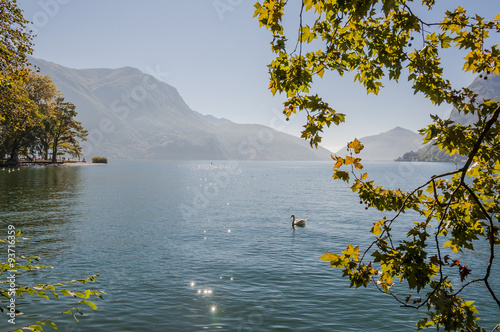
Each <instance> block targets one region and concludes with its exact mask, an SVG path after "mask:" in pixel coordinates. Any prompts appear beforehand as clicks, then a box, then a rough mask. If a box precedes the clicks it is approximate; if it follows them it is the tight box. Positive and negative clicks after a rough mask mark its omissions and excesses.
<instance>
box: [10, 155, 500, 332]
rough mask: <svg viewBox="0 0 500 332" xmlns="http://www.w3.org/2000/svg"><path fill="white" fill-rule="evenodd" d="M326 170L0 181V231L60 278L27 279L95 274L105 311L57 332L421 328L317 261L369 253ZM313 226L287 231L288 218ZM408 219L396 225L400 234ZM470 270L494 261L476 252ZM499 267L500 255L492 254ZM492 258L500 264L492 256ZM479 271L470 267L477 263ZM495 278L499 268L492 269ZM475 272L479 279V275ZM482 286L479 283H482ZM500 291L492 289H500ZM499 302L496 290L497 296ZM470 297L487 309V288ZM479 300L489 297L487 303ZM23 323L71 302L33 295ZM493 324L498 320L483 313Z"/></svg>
mask: <svg viewBox="0 0 500 332" xmlns="http://www.w3.org/2000/svg"><path fill="white" fill-rule="evenodd" d="M332 166H333V164H332V163H331V162H324V163H323V162H221V161H213V162H209V161H202V162H200V161H196V162H194V161H193V162H167V161H159V162H155V163H144V162H139V161H127V162H122V161H116V162H111V163H110V164H108V165H89V166H64V167H56V168H52V167H46V168H23V169H20V170H16V171H14V172H10V173H9V172H7V171H1V170H0V186H1V188H0V189H1V191H0V211H1V219H2V220H3V222H4V223H5V225H4V226H2V229H3V230H4V233H5V234H6V233H7V226H6V225H7V224H12V225H15V226H16V228H18V229H22V231H23V234H24V236H26V237H29V238H31V240H29V241H22V242H21V243H19V245H18V250H19V251H21V252H22V253H24V254H37V255H40V256H41V257H42V262H41V263H43V264H48V265H52V266H55V267H56V268H55V269H53V270H45V271H40V272H37V273H36V274H34V275H30V276H25V277H22V278H21V279H20V281H25V282H33V281H34V282H55V281H69V280H72V279H75V278H81V277H85V276H89V275H92V274H100V277H99V279H98V280H99V282H98V283H97V284H87V285H85V288H82V289H86V288H93V289H99V290H104V291H106V292H107V293H108V295H105V297H104V300H96V301H95V303H96V304H97V306H98V307H99V310H97V311H92V310H90V308H86V307H85V306H82V307H81V309H82V311H83V312H84V313H85V314H88V316H81V317H79V320H80V323H78V324H76V323H74V320H73V318H72V317H71V316H69V315H61V316H58V317H56V318H54V321H55V322H56V323H57V324H58V325H59V329H60V330H62V331H205V330H212V329H213V330H219V331H414V330H416V328H415V322H416V321H417V320H418V318H419V316H420V315H421V314H420V313H417V312H414V311H412V310H411V309H405V308H400V307H399V305H398V304H397V303H396V302H394V301H393V300H392V299H391V298H389V297H387V296H384V295H383V294H381V293H380V292H378V291H375V290H373V289H358V290H355V289H350V288H349V287H348V286H349V281H348V280H347V279H344V278H341V271H338V270H333V269H330V268H329V266H328V264H327V263H324V262H322V261H321V260H319V259H318V257H319V256H321V255H322V254H323V253H324V252H325V250H329V251H340V250H343V249H345V247H346V246H347V244H348V243H349V242H351V243H353V244H360V245H361V246H362V247H363V246H366V245H367V244H368V243H369V242H370V241H371V239H372V238H371V237H370V236H369V230H370V228H371V227H372V222H373V221H376V220H377V219H378V218H380V217H381V215H380V214H378V212H376V211H371V210H368V211H365V210H364V207H363V206H362V205H360V204H359V202H358V199H357V198H356V196H355V195H354V194H353V193H352V192H351V190H350V189H349V188H347V187H346V186H345V185H344V184H342V183H340V182H338V181H333V180H332V179H331V175H332ZM454 168H455V165H453V164H418V163H415V164H413V163H369V164H368V170H369V171H370V172H371V173H372V174H373V176H374V177H375V178H376V179H377V180H378V181H379V182H380V183H383V184H385V185H388V186H390V187H393V188H397V187H400V188H402V189H410V188H412V187H413V186H415V185H416V184H422V183H423V181H424V179H425V177H428V176H430V175H433V174H437V173H441V172H444V171H448V170H451V169H454ZM291 214H295V215H296V216H297V217H299V218H307V219H308V222H307V227H305V228H297V229H295V230H293V229H292V228H291V226H290V223H291V219H290V215H291ZM412 218H413V217H412V216H408V217H405V218H403V219H402V220H401V223H402V225H401V226H396V228H398V227H400V228H401V230H404V229H405V228H404V226H405V224H406V225H407V224H408V223H411V222H412V221H414V220H413V219H412ZM475 255H476V256H475V257H472V259H471V264H476V263H481V262H484V260H485V259H486V257H484V256H482V255H481V254H480V253H475ZM497 257H498V255H497ZM497 261H498V259H497ZM471 266H472V265H471ZM494 272H496V273H497V275H498V272H499V270H498V267H497V268H496V270H495V271H494ZM473 273H474V269H473ZM474 277H478V276H474ZM494 287H496V289H497V290H499V288H500V284H499V283H498V282H496V283H494ZM499 291H500V290H499ZM472 292H473V293H475V294H474V295H475V296H477V295H479V297H480V298H485V299H487V298H488V297H487V296H486V295H487V293H486V291H485V289H483V288H482V287H476V288H475V289H473V290H472ZM481 294H485V296H481ZM33 301H36V302H37V303H38V304H40V305H28V304H24V305H21V306H20V308H21V310H22V311H23V312H25V315H23V316H20V317H18V319H17V324H16V326H11V325H10V324H8V323H7V318H4V319H0V330H1V331H4V330H7V329H12V328H14V327H20V326H22V325H24V324H28V323H31V322H34V321H36V320H39V319H41V318H45V317H47V316H49V315H51V314H53V313H56V312H60V311H65V310H66V309H67V308H68V306H69V305H71V303H73V302H72V301H70V300H68V299H63V298H62V300H61V301H59V302H58V301H50V302H48V301H45V300H40V299H38V298H28V299H27V300H26V301H25V303H28V302H33ZM479 309H480V311H481V312H482V313H483V314H482V320H483V321H484V322H485V324H486V325H485V327H488V328H489V327H491V329H493V326H494V323H498V317H499V311H498V308H497V307H495V305H494V304H493V303H492V302H491V301H488V300H484V302H480V303H479ZM47 330H50V328H47Z"/></svg>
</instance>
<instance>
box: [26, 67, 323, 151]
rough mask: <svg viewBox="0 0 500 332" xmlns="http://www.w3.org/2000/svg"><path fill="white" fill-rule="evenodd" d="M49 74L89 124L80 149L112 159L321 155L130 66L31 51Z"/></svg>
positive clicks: (281, 133) (81, 119)
mask: <svg viewBox="0 0 500 332" xmlns="http://www.w3.org/2000/svg"><path fill="white" fill-rule="evenodd" d="M30 62H31V63H32V64H33V65H34V66H36V67H38V68H40V74H42V75H49V76H50V77H52V80H53V82H54V83H55V84H56V86H57V88H58V89H59V90H60V91H61V92H62V94H63V96H64V97H65V100H66V101H69V102H71V103H73V104H75V105H76V110H77V112H78V115H77V120H78V121H81V122H82V124H83V125H84V127H85V128H86V129H87V130H88V131H89V136H88V141H87V142H84V143H83V144H82V145H83V147H84V153H85V155H86V156H87V157H90V156H95V155H102V156H106V157H108V158H119V159H137V158H143V159H180V160H185V159H192V160H197V159H200V160H201V159H221V160H249V159H250V160H253V159H255V160H328V159H329V157H330V154H331V152H330V151H328V150H326V149H324V148H319V149H317V150H316V149H312V148H310V146H309V144H308V143H307V142H306V141H304V140H302V139H300V138H298V137H294V136H292V135H288V134H285V133H283V132H280V131H277V130H275V129H272V128H270V127H266V126H263V125H254V124H236V123H233V122H231V121H230V120H228V119H219V118H216V117H214V116H211V115H202V114H200V113H198V112H195V111H193V110H191V109H190V108H189V106H188V105H187V104H186V103H185V101H184V100H183V99H182V97H181V96H180V94H179V93H178V91H177V90H176V89H175V88H174V87H172V86H170V85H168V84H166V83H164V82H162V81H160V80H158V79H156V78H155V77H153V76H151V75H147V74H145V73H143V72H141V71H140V70H139V69H136V68H132V67H123V68H118V69H72V68H67V67H64V66H60V65H57V64H55V63H51V62H48V61H44V60H40V59H35V58H30Z"/></svg>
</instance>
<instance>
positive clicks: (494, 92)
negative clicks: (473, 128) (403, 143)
mask: <svg viewBox="0 0 500 332" xmlns="http://www.w3.org/2000/svg"><path fill="white" fill-rule="evenodd" d="M468 88H469V89H471V90H472V91H474V92H475V93H477V94H478V98H479V99H480V100H484V99H500V76H499V75H495V74H490V75H488V79H486V80H485V79H484V78H483V77H480V76H478V77H476V78H475V79H474V81H473V82H472V83H471V84H470V85H469V86H468ZM449 119H451V120H453V121H454V122H457V123H461V124H462V125H466V126H467V125H471V124H473V123H474V122H475V121H476V116H475V115H473V114H463V113H459V112H458V110H457V109H455V108H454V109H453V110H452V112H451V114H450V117H449ZM409 151H410V152H408V151H407V152H406V153H404V154H402V155H401V157H399V158H398V159H397V161H432V162H461V161H465V160H466V157H464V156H460V155H457V154H454V155H449V154H448V153H446V152H445V151H441V150H439V148H438V147H437V146H435V145H433V144H431V143H429V144H426V145H425V146H424V147H422V148H421V149H418V150H415V151H413V150H409Z"/></svg>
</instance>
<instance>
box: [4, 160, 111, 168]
mask: <svg viewBox="0 0 500 332" xmlns="http://www.w3.org/2000/svg"><path fill="white" fill-rule="evenodd" d="M90 165H106V164H105V163H93V162H87V161H76V160H58V161H57V162H52V161H51V160H37V161H25V160H20V161H18V162H17V163H16V164H13V163H12V164H9V163H7V164H3V165H2V164H0V167H46V166H47V167H56V166H90Z"/></svg>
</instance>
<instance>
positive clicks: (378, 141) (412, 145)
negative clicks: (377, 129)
mask: <svg viewBox="0 0 500 332" xmlns="http://www.w3.org/2000/svg"><path fill="white" fill-rule="evenodd" d="M360 141H361V143H362V144H363V145H364V146H365V148H364V149H363V150H362V151H361V153H360V154H359V155H358V156H359V157H360V158H361V159H363V160H395V159H396V158H397V157H398V156H400V155H401V154H403V153H405V152H406V151H409V150H415V149H419V148H420V147H422V137H420V135H418V134H417V133H414V132H413V131H411V130H408V129H404V128H401V127H396V128H394V129H391V130H389V131H387V132H385V133H381V134H378V135H372V136H366V137H363V138H361V139H360ZM346 149H347V146H344V147H343V148H342V149H340V150H339V151H337V154H339V155H341V154H345V152H346Z"/></svg>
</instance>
